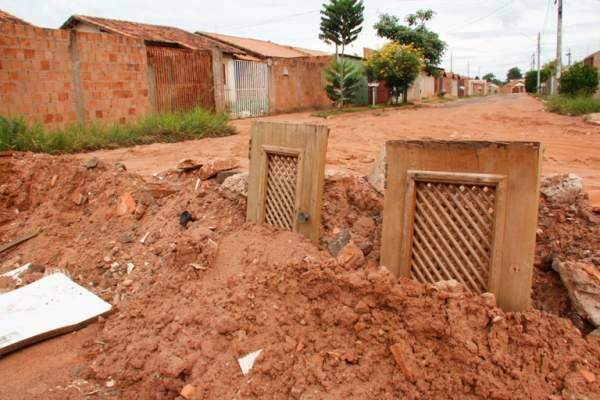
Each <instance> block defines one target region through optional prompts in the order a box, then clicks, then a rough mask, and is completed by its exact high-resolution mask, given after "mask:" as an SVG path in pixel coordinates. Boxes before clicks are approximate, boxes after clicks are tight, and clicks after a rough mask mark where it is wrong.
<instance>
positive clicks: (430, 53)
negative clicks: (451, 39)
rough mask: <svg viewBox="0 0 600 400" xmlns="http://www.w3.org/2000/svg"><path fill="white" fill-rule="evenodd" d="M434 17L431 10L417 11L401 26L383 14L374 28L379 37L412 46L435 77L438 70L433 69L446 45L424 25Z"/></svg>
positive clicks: (394, 18) (398, 21)
mask: <svg viewBox="0 0 600 400" xmlns="http://www.w3.org/2000/svg"><path fill="white" fill-rule="evenodd" d="M434 15H435V13H434V12H433V11H432V10H419V11H417V12H416V13H415V14H410V15H408V16H407V17H406V19H405V21H406V23H407V25H402V24H401V23H400V19H399V18H398V17H396V16H393V15H389V14H383V15H381V16H380V17H379V21H378V22H377V23H376V24H375V26H374V28H375V29H376V31H377V35H378V36H380V37H383V38H387V39H389V40H391V41H394V42H398V43H400V44H404V45H412V46H413V47H414V48H415V49H417V50H419V51H420V52H421V53H422V55H423V59H424V61H425V66H426V70H427V72H429V73H430V74H432V75H435V76H437V74H438V73H439V70H438V69H437V68H435V67H437V66H438V65H439V64H440V62H441V61H442V56H443V55H444V51H445V50H446V43H445V42H444V41H442V40H441V39H440V38H439V36H438V34H437V33H435V32H432V31H430V30H429V29H428V28H427V27H426V23H427V22H428V21H430V20H431V19H432V18H433V16H434Z"/></svg>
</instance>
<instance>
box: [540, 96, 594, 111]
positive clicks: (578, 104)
mask: <svg viewBox="0 0 600 400" xmlns="http://www.w3.org/2000/svg"><path fill="white" fill-rule="evenodd" d="M548 110H549V111H552V112H556V113H559V114H566V115H584V114H590V113H595V112H600V99H597V98H593V97H590V96H584V95H580V96H552V97H549V98H548Z"/></svg>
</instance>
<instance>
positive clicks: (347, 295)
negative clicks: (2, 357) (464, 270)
mask: <svg viewBox="0 0 600 400" xmlns="http://www.w3.org/2000/svg"><path fill="white" fill-rule="evenodd" d="M89 161H90V162H86V163H82V162H81V161H79V160H78V159H75V158H72V157H67V156H45V155H32V154H14V155H9V156H3V157H0V182H1V183H0V243H6V242H8V241H10V240H12V239H14V238H16V237H19V236H22V235H24V234H26V233H28V232H32V231H39V234H38V235H37V236H36V237H34V238H32V239H30V240H28V241H26V242H23V243H22V244H20V245H19V246H17V247H15V248H12V249H11V250H10V251H7V252H5V253H2V254H0V275H2V274H4V273H6V272H8V271H11V270H14V269H15V268H17V267H21V266H23V265H25V264H27V263H31V265H32V267H28V268H27V271H25V272H24V273H23V274H22V275H21V276H20V278H21V279H22V283H20V284H17V283H16V282H15V281H14V280H11V279H12V278H8V279H7V278H5V277H0V291H3V290H11V289H13V288H14V287H16V286H18V285H23V284H26V283H28V282H31V281H33V280H35V279H39V277H42V276H43V275H44V274H47V273H48V272H51V271H53V270H60V271H63V272H65V273H67V274H68V275H69V276H70V277H71V278H72V279H73V280H75V281H76V282H77V283H79V284H80V285H82V286H84V287H86V288H88V289H90V290H91V291H93V292H94V293H96V294H98V295H99V296H101V297H102V298H103V299H105V300H107V301H108V302H110V303H111V304H112V305H113V306H116V307H115V308H116V311H115V313H114V314H112V315H110V316H109V317H107V318H106V319H105V320H103V321H102V322H101V334H100V336H99V337H98V338H96V339H95V340H93V341H90V342H89V343H87V344H86V346H85V348H84V349H82V350H81V351H82V352H83V353H85V355H86V357H87V360H88V367H87V368H85V369H84V370H82V371H80V372H78V373H79V375H80V377H81V378H82V379H87V380H90V381H91V382H95V383H96V386H97V391H95V392H94V395H95V396H97V397H98V398H121V399H133V398H155V399H172V398H176V397H178V396H179V398H180V399H181V398H183V399H187V400H191V399H213V398H245V399H252V398H285V399H287V398H292V399H303V400H308V399H327V398H331V399H336V398H350V397H353V398H382V399H387V398H390V399H391V398H398V397H402V398H420V397H423V396H424V395H425V394H427V396H428V397H431V398H470V397H479V398H524V399H525V398H557V399H558V398H561V396H562V397H565V398H586V396H588V397H589V396H590V395H592V394H594V393H598V392H600V376H598V371H599V370H600V341H599V340H600V337H599V336H600V335H598V334H597V331H594V330H593V329H595V324H596V323H597V322H596V314H594V309H593V307H595V305H594V304H595V303H593V301H591V300H590V298H596V299H597V293H596V292H594V290H595V289H597V287H598V286H597V285H596V286H593V285H592V286H590V285H589V280H593V279H596V278H597V273H598V268H599V261H600V257H599V254H598V249H599V248H600V246H598V240H599V238H600V233H599V231H598V229H599V228H598V215H597V214H595V213H594V212H593V211H592V210H591V209H590V207H589V205H588V204H587V202H586V200H585V198H584V196H583V195H582V194H581V193H580V189H579V191H577V184H576V179H575V178H573V177H570V178H569V177H567V178H568V179H570V182H571V183H573V184H571V183H569V184H565V183H564V179H563V178H553V179H554V181H553V182H554V183H549V184H548V185H558V186H560V187H562V188H566V190H574V191H576V193H575V194H574V195H572V196H571V195H569V196H563V197H561V199H560V200H557V199H556V198H554V197H553V196H555V194H556V193H559V192H560V193H562V192H561V190H562V189H561V190H558V191H556V190H554V191H553V190H550V191H548V192H547V193H545V194H543V195H542V197H541V204H540V221H539V229H538V233H537V235H538V236H537V239H538V247H537V250H536V260H537V261H536V267H537V268H535V272H534V288H533V290H534V296H533V298H534V307H535V308H536V309H537V310H531V311H528V312H525V313H505V312H503V311H502V310H500V309H499V308H497V307H496V306H495V299H494V296H493V295H490V294H484V295H475V294H470V293H467V292H466V291H465V290H464V289H463V288H462V287H461V286H460V284H457V282H452V281H447V282H443V283H439V284H436V285H435V286H427V285H422V284H419V283H416V282H413V281H409V280H405V279H400V280H396V279H394V277H393V276H392V275H391V274H390V273H389V272H388V271H387V269H386V268H385V267H381V266H379V247H380V236H381V211H382V207H383V198H382V195H381V194H380V193H378V192H377V191H376V190H375V189H373V188H372V187H371V186H370V185H369V184H368V183H367V182H366V180H365V179H364V178H362V177H358V176H354V175H347V174H343V173H328V174H327V179H326V185H325V193H324V203H323V215H322V229H321V231H322V240H321V243H320V246H319V247H318V248H317V247H315V246H313V245H312V244H311V243H310V242H309V241H308V240H307V239H304V238H303V237H301V236H299V235H296V234H294V233H291V232H285V231H280V230H276V229H274V228H272V227H268V226H257V225H254V224H251V223H246V222H245V205H246V201H245V198H244V187H245V184H247V175H245V174H244V173H240V174H237V173H236V172H235V171H232V169H233V168H235V166H236V164H235V163H232V162H227V161H226V160H225V161H223V160H221V161H218V162H217V161H215V162H214V163H206V162H203V163H199V162H194V161H193V160H190V161H186V162H185V163H184V162H182V163H181V164H180V165H179V168H177V167H176V166H174V168H173V170H170V171H165V172H164V173H160V174H157V175H156V176H155V177H154V179H152V180H144V179H143V178H141V177H140V176H138V175H136V174H132V173H129V172H128V171H127V170H126V168H124V166H123V165H122V164H121V165H108V164H107V163H105V162H103V161H102V160H97V159H96V160H89ZM199 165H200V166H199ZM203 168H204V172H203ZM223 170H225V172H223ZM207 171H208V172H207ZM209 172H210V173H209ZM201 174H205V175H203V176H201ZM207 175H210V177H208V178H207ZM549 187H550V186H545V187H544V188H549ZM563 194H564V193H563ZM559 197H560V196H559ZM184 213H187V214H185V223H182V222H181V221H182V216H183V215H184ZM561 277H562V278H563V279H564V280H565V282H568V283H567V284H566V285H563V283H562V281H561ZM586 279H587V280H586ZM565 286H566V288H565ZM594 296H596V297H594ZM590 307H591V308H590ZM575 316H577V318H576V317H575ZM561 317H568V318H561ZM574 323H575V324H574ZM592 332H593V333H592ZM586 334H587V336H585V335H586ZM258 350H261V351H260V353H255V352H257V351H258ZM252 354H254V355H256V354H258V357H257V358H256V359H254V358H252V359H253V360H254V362H253V363H252V366H251V369H249V370H244V371H245V372H246V373H247V375H244V374H243V372H242V370H241V368H240V366H241V365H242V364H243V363H242V364H240V362H239V360H240V359H242V358H243V357H245V356H248V355H252ZM245 360H247V359H245ZM243 365H246V364H243ZM553 396H554V397H553Z"/></svg>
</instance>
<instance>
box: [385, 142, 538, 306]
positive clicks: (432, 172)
mask: <svg viewBox="0 0 600 400" xmlns="http://www.w3.org/2000/svg"><path fill="white" fill-rule="evenodd" d="M386 149H387V160H388V165H387V168H386V170H387V176H386V181H387V183H388V184H387V188H386V193H385V200H384V202H385V206H384V220H383V233H382V236H383V238H382V254H381V262H382V265H385V266H387V267H388V268H389V269H390V270H391V271H393V272H394V273H396V274H398V275H402V276H407V277H410V265H407V262H408V261H409V260H410V258H409V257H408V255H409V254H410V248H411V247H412V241H413V238H412V234H413V233H412V232H411V229H412V228H410V227H407V226H406V225H407V224H412V220H413V219H414V218H413V217H412V216H411V212H410V211H407V210H406V208H407V207H409V206H410V202H411V200H410V196H407V193H406V189H407V188H408V187H409V183H408V181H409V180H411V179H410V178H409V174H411V173H412V174H413V176H414V177H416V179H417V180H423V181H430V182H454V183H461V184H465V185H468V184H473V183H476V184H490V185H494V186H495V188H496V189H495V190H496V193H495V196H496V197H495V205H494V214H493V215H491V214H490V213H489V212H487V211H486V207H487V204H486V202H485V201H484V196H483V194H464V193H458V192H457V193H456V194H455V195H454V196H455V197H454V198H453V201H455V202H458V203H459V204H461V205H462V206H463V210H462V212H466V213H465V219H464V220H463V221H460V222H459V223H456V224H454V225H455V226H456V228H459V229H461V228H462V229H464V226H463V223H464V224H467V225H469V226H471V225H473V229H474V230H473V231H472V232H471V234H473V233H475V232H476V233H477V235H476V236H479V235H481V236H484V237H485V236H487V237H491V238H492V240H491V243H490V248H491V253H490V254H491V257H490V258H491V267H490V269H489V276H488V280H487V282H486V283H487V287H488V290H490V291H492V292H493V293H495V294H496V298H497V301H498V304H499V305H500V306H501V307H502V308H503V309H505V310H507V311H522V310H525V309H527V308H528V307H529V306H530V304H531V281H532V272H533V271H532V267H533V255H534V248H535V230H536V224H537V209H538V196H539V181H540V168H541V156H542V146H541V144H540V143H537V142H475V141H474V142H460V141H418V140H414V141H391V142H388V143H387V144H386ZM415 171H418V173H417V175H415ZM500 177H501V178H502V179H500ZM462 179H464V180H462ZM469 191H470V190H469ZM482 196H483V197H482ZM456 211H458V209H457V210H456ZM462 212H461V215H462ZM448 215H449V216H453V214H451V213H450V214H448ZM454 217H455V216H454ZM430 218H432V219H435V217H433V216H431V217H430ZM453 228H454V227H453ZM440 229H441V230H442V231H443V230H444V229H443V228H440ZM477 229H479V231H477ZM488 230H490V231H489V232H488ZM463 236H464V237H465V239H469V238H470V239H471V240H472V238H471V237H470V234H466V236H465V235H463ZM508 238H510V240H508ZM428 240H431V238H430V239H428ZM473 247H474V250H480V249H479V248H478V246H472V248H471V249H469V251H471V250H473ZM465 249H466V248H465ZM439 256H440V257H444V256H450V255H444V254H440V255H439ZM461 258H462V257H461ZM421 261H423V260H421ZM452 264H454V263H452ZM452 264H451V265H452ZM478 264H479V263H478Z"/></svg>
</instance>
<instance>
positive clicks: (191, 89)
mask: <svg viewBox="0 0 600 400" xmlns="http://www.w3.org/2000/svg"><path fill="white" fill-rule="evenodd" d="M148 69H149V80H150V92H151V93H150V98H151V101H152V103H153V104H154V107H155V109H156V111H157V112H159V113H165V112H183V111H189V110H192V109H193V108H195V107H202V108H204V109H207V110H214V108H215V96H214V90H213V88H214V82H213V72H212V56H211V54H210V53H208V52H205V51H198V50H188V49H180V48H171V47H162V46H148Z"/></svg>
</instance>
